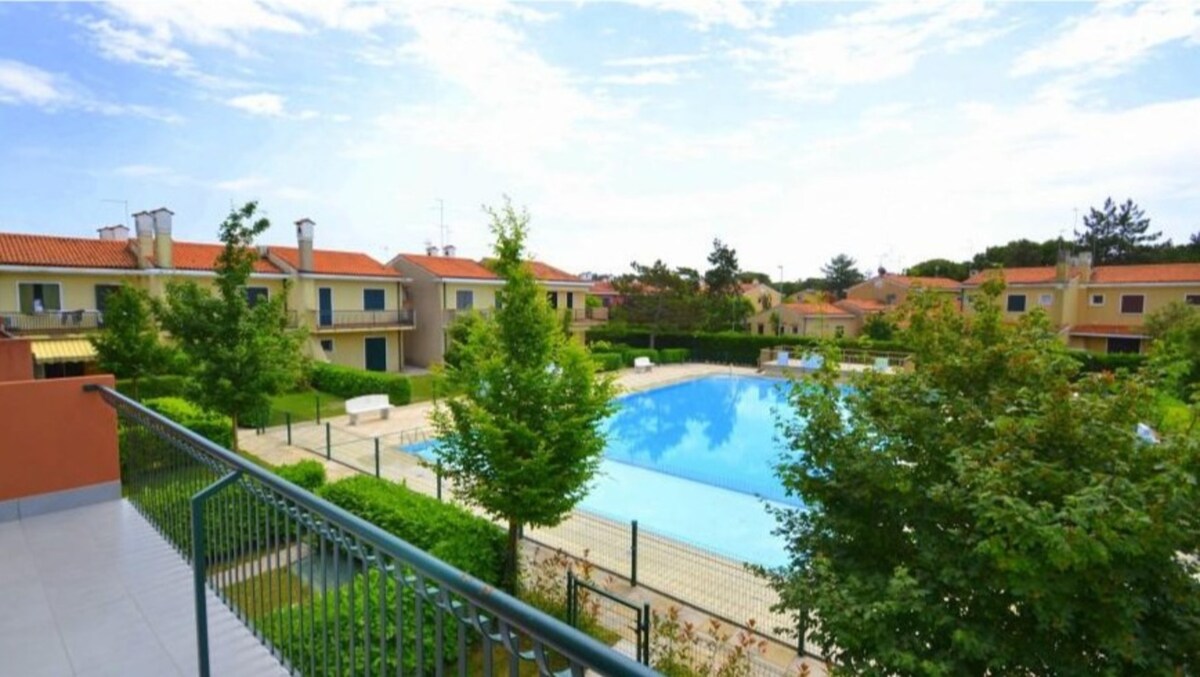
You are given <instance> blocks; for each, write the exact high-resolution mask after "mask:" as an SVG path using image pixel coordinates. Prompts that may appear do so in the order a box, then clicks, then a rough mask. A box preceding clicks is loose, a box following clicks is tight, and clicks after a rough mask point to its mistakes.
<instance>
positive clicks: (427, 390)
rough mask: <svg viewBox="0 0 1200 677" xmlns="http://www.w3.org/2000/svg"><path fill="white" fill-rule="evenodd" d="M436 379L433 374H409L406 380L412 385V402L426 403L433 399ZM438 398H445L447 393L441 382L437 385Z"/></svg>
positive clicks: (444, 385)
mask: <svg viewBox="0 0 1200 677" xmlns="http://www.w3.org/2000/svg"><path fill="white" fill-rule="evenodd" d="M435 379H436V377H435V376H434V375H433V374H410V375H409V377H408V380H409V381H410V382H411V383H412V401H413V402H426V401H428V400H432V399H433V389H434V385H435V383H436V380H435ZM437 387H438V388H439V390H438V397H445V396H446V394H447V393H448V392H449V391H448V390H447V386H446V384H445V383H444V382H443V383H441V384H437Z"/></svg>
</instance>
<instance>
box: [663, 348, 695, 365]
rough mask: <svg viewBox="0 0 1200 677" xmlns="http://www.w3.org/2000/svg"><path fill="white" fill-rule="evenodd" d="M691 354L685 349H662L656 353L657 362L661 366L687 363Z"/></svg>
mask: <svg viewBox="0 0 1200 677" xmlns="http://www.w3.org/2000/svg"><path fill="white" fill-rule="evenodd" d="M691 352H692V351H690V350H688V349H687V348H663V349H662V350H660V351H658V361H659V362H660V363H661V364H682V363H684V362H687V361H688V358H689V357H691Z"/></svg>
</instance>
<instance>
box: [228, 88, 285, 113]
mask: <svg viewBox="0 0 1200 677" xmlns="http://www.w3.org/2000/svg"><path fill="white" fill-rule="evenodd" d="M225 103H226V104H227V105H229V106H232V107H234V108H237V109H240V110H243V111H245V112H247V113H249V114H251V115H261V116H264V117H282V116H283V113H284V111H283V97H282V96H279V95H278V94H268V93H266V92H262V93H259V94H243V95H242V96H235V97H233V98H232V99H229V100H228V101H226V102H225Z"/></svg>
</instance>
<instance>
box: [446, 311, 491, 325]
mask: <svg viewBox="0 0 1200 677" xmlns="http://www.w3.org/2000/svg"><path fill="white" fill-rule="evenodd" d="M493 312H494V310H493V309H492V308H460V309H457V310H456V309H453V308H451V309H449V310H446V311H445V324H446V326H449V325H452V324H454V321H455V320H457V319H458V318H459V317H461V316H463V315H470V314H472V313H474V314H475V315H478V316H480V317H482V318H485V319H487V318H490V317H491V316H492V313H493Z"/></svg>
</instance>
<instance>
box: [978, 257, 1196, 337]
mask: <svg viewBox="0 0 1200 677" xmlns="http://www.w3.org/2000/svg"><path fill="white" fill-rule="evenodd" d="M992 276H999V277H1002V278H1003V279H1004V282H1005V287H1006V288H1005V291H1004V296H1003V298H1002V299H1001V304H1002V308H1003V309H1004V312H1005V315H1006V317H1007V318H1008V319H1010V320H1015V319H1017V318H1019V317H1020V316H1021V315H1023V314H1025V313H1028V312H1030V311H1032V310H1033V309H1034V308H1042V309H1043V310H1045V312H1046V314H1047V315H1048V316H1049V318H1050V321H1051V322H1052V323H1053V324H1054V326H1055V327H1057V328H1058V330H1059V335H1060V336H1061V337H1062V339H1063V340H1064V341H1065V342H1066V343H1067V345H1068V346H1069V347H1071V348H1080V349H1083V350H1090V351H1093V352H1102V353H1138V352H1144V351H1145V350H1146V348H1147V346H1148V342H1149V339H1150V337H1149V336H1148V335H1147V334H1146V329H1145V321H1146V316H1147V315H1149V314H1150V313H1152V312H1154V311H1156V310H1159V309H1161V308H1163V307H1165V306H1167V305H1168V304H1170V303H1172V302H1181V303H1187V304H1189V305H1200V263H1161V264H1144V265H1114V266H1092V261H1091V255H1090V254H1086V253H1085V254H1079V255H1078V256H1073V257H1070V258H1067V259H1064V260H1063V261H1062V262H1060V263H1059V264H1058V265H1056V266H1042V267H1036V268H1008V269H1004V270H990V271H985V272H982V273H979V274H976V275H973V276H972V277H971V278H969V279H968V280H967V281H966V282H964V283H963V285H964V289H965V290H966V291H967V293H968V294H969V293H970V292H971V291H972V290H975V289H978V287H979V285H981V284H982V283H983V282H984V281H985V280H987V279H988V278H989V277H992Z"/></svg>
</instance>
